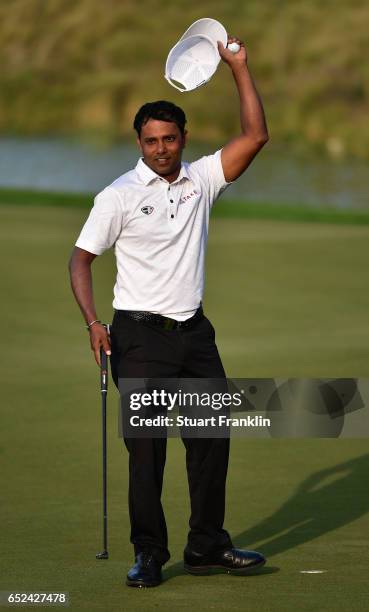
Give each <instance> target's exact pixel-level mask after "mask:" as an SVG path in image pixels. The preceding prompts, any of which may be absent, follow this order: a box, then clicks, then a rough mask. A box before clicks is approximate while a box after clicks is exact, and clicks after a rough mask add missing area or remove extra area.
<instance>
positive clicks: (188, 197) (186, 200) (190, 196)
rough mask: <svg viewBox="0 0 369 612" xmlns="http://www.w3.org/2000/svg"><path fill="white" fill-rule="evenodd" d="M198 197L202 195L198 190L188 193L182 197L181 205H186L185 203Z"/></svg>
mask: <svg viewBox="0 0 369 612" xmlns="http://www.w3.org/2000/svg"><path fill="white" fill-rule="evenodd" d="M197 195H200V193H199V191H197V189H194V190H193V191H191V192H190V193H187V194H186V195H184V196H182V197H181V199H180V200H179V201H180V203H181V204H184V203H185V202H188V201H189V200H192V199H193V198H194V197H195V196H197Z"/></svg>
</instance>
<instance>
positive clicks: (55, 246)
mask: <svg viewBox="0 0 369 612" xmlns="http://www.w3.org/2000/svg"><path fill="white" fill-rule="evenodd" d="M86 213H87V211H86V210H85V209H83V208H80V207H76V208H72V207H57V206H55V207H46V206H33V205H28V206H22V205H19V206H14V205H7V206H6V205H3V206H1V207H0V245H1V257H0V267H1V278H2V300H1V302H0V315H1V321H2V345H3V350H2V364H1V371H2V403H1V424H2V434H3V435H2V440H1V445H0V454H1V465H2V474H3V476H4V477H3V480H2V502H3V503H2V505H1V526H2V538H1V543H2V550H1V553H2V554H1V561H0V564H1V568H0V590H17V591H20V590H30V591H36V590H39V589H42V590H51V591H54V592H56V591H58V590H68V591H69V592H70V596H71V601H72V605H71V608H70V609H71V610H72V612H77V611H79V610H104V611H107V610H108V611H109V612H110V611H116V610H124V612H126V611H133V610H145V611H146V610H160V611H166V610H168V611H169V610H170V611H173V610H193V609H194V608H196V609H199V610H206V611H207V610H219V611H223V610H224V611H226V610H239V609H257V610H260V611H261V612H264V611H265V612H269V611H270V610H273V611H274V610H276V611H279V610H281V611H283V612H285V611H289V610H291V611H292V610H296V609H298V610H302V611H306V612H310V611H311V610H317V611H323V610H324V611H326V612H331V611H332V610H334V611H341V610H342V612H343V611H347V610H351V609H353V606H354V608H355V610H367V568H366V565H367V564H366V561H365V559H366V558H367V550H368V544H369V542H368V532H369V520H368V511H369V497H368V492H367V487H366V486H365V483H366V478H367V473H368V469H369V454H368V444H367V440H360V439H357V440H348V439H342V440H242V439H235V440H233V441H232V451H231V460H230V468H229V479H228V489H227V495H228V498H227V500H228V501H227V516H226V527H227V528H228V529H229V530H230V532H231V534H232V536H233V538H234V541H235V543H236V544H237V545H239V546H245V547H246V546H249V547H255V548H256V549H260V550H261V551H262V552H264V553H265V554H266V555H267V556H268V565H267V566H266V567H265V569H264V571H262V572H261V573H260V575H258V576H253V577H251V576H250V577H248V578H240V577H234V576H233V577H232V576H226V575H217V576H209V577H191V576H188V575H185V574H184V573H183V570H182V566H181V555H182V549H183V546H184V543H185V539H186V534H187V529H188V527H187V520H188V515H189V502H188V491H187V484H186V479H185V464H184V451H183V448H182V445H181V442H180V441H178V440H169V453H168V460H167V468H166V474H165V488H164V507H165V510H166V515H167V519H168V530H169V536H170V550H171V554H172V558H171V560H170V561H169V563H168V565H167V567H166V569H165V572H164V577H165V582H164V584H163V585H162V586H161V587H159V588H157V589H152V590H150V591H138V592H137V591H136V590H134V589H128V588H127V587H125V586H124V585H123V578H124V575H125V573H126V571H127V569H128V568H129V567H130V565H131V561H132V550H131V545H130V543H129V541H128V538H129V520H128V512H127V455H126V451H125V449H124V448H123V444H122V442H121V440H120V439H119V438H118V435H117V397H116V393H115V390H114V389H113V387H112V386H111V387H110V391H109V400H108V403H109V415H108V431H109V534H110V553H111V558H110V559H109V561H106V562H104V561H101V562H98V561H96V560H95V558H94V556H95V553H96V552H97V551H98V550H99V549H100V547H101V539H100V533H101V532H100V519H101V497H100V452H101V449H100V400H99V388H98V382H99V381H98V369H97V367H96V366H95V365H94V361H93V358H92V354H91V353H90V349H89V346H88V336H87V334H86V331H85V330H84V327H83V321H82V318H81V316H80V313H79V312H78V308H77V306H76V305H75V304H74V302H73V298H72V295H71V292H70V289H69V284H68V278H67V260H68V257H69V253H70V251H71V249H72V246H73V243H74V240H75V238H76V236H77V234H78V232H79V229H80V227H81V224H82V222H83V219H84V218H85V216H86ZM368 238H369V228H368V227H367V226H353V225H330V224H324V225H323V224H322V225H319V224H310V223H304V224H300V223H293V222H289V223H285V222H283V221H280V222H278V223H276V222H273V221H257V220H253V219H237V220H236V219H215V218H214V219H213V220H212V223H211V231H210V240H209V252H208V259H207V288H206V300H205V308H206V311H207V313H208V315H209V317H210V318H211V319H212V321H213V322H214V324H215V327H216V330H217V343H218V347H219V350H220V352H221V354H222V357H223V360H224V365H225V367H226V370H227V373H228V375H229V376H234V377H236V376H238V377H259V376H260V377H268V376H282V377H285V376H291V377H294V376H297V377H298V376H321V377H331V376H337V377H350V376H354V377H368V363H369V348H368V343H367V335H368V317H367V313H368V311H369V296H368V292H367V290H366V288H367V286H368V269H369V266H368V255H369V247H368V244H369V243H368ZM94 279H95V293H96V302H97V304H98V312H99V315H100V316H101V318H103V319H105V320H107V321H108V320H109V319H110V317H111V300H112V283H113V280H114V262H113V256H112V254H111V253H107V254H105V255H103V256H102V257H99V258H97V260H96V262H94ZM309 569H321V570H327V571H326V573H324V574H316V575H314V574H312V575H309V574H301V573H300V571H301V570H309ZM353 602H354V603H353Z"/></svg>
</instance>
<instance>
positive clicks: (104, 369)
mask: <svg viewBox="0 0 369 612" xmlns="http://www.w3.org/2000/svg"><path fill="white" fill-rule="evenodd" d="M103 325H104V327H105V328H106V331H107V332H108V334H109V332H110V329H109V324H107V323H104V324H103ZM100 363H101V367H100V387H101V408H102V453H103V471H102V477H103V479H102V485H103V547H104V549H103V551H102V552H100V553H97V555H96V559H109V553H108V507H107V491H106V465H107V462H106V396H107V394H108V356H107V354H106V353H105V351H104V350H103V348H102V347H101V348H100Z"/></svg>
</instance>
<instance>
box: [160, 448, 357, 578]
mask: <svg viewBox="0 0 369 612" xmlns="http://www.w3.org/2000/svg"><path fill="white" fill-rule="evenodd" d="M368 474H369V454H366V455H362V456H361V457H357V458H356V459H352V460H350V461H346V462H345V463H340V464H338V465H336V466H334V467H332V468H328V469H325V470H321V471H319V472H316V473H315V474H312V475H311V476H309V477H308V478H307V479H306V480H305V481H304V482H303V483H302V484H301V485H300V486H299V487H298V488H297V490H296V492H295V493H294V495H292V497H291V498H290V499H289V500H288V501H287V502H286V503H285V504H284V505H283V506H281V507H280V508H279V509H278V510H276V512H274V514H272V515H271V516H269V517H267V518H266V519H263V520H262V521H260V522H259V523H257V524H256V525H255V526H254V527H251V528H250V529H247V530H245V531H243V532H242V533H239V534H238V535H237V536H235V537H233V538H232V540H233V544H234V546H236V547H237V548H246V549H250V548H252V549H258V550H260V552H262V553H263V554H264V555H265V556H266V558H267V559H270V558H271V557H273V555H277V554H279V553H282V552H285V551H286V550H289V549H291V548H294V547H295V546H299V545H300V544H304V543H305V542H309V541H310V540H314V539H315V538H318V537H319V536H321V535H324V534H325V533H328V532H329V531H333V530H334V529H338V528H339V527H342V526H343V525H346V524H348V523H351V522H352V521H354V520H356V519H358V518H359V517H360V516H363V515H364V514H366V513H367V512H368V511H369V489H368V487H367V484H366V481H367V478H368ZM263 542H265V543H264V544H263ZM278 571H279V568H278V567H273V566H270V565H267V566H265V567H263V568H260V569H259V570H257V571H255V573H253V574H250V576H253V577H256V576H263V575H266V574H272V573H275V572H278ZM182 574H186V572H185V570H184V569H183V563H182V561H180V562H177V563H173V564H172V565H169V566H168V567H167V568H165V569H164V570H163V579H164V580H170V579H171V578H174V577H175V576H179V575H182ZM238 577H239V576H238ZM242 578H243V579H244V578H245V577H244V576H242Z"/></svg>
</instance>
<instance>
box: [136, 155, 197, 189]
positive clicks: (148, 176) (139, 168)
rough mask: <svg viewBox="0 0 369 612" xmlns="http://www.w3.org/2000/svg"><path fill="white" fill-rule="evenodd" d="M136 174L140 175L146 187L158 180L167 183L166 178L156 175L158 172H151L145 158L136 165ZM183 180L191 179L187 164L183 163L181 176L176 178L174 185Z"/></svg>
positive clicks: (141, 158)
mask: <svg viewBox="0 0 369 612" xmlns="http://www.w3.org/2000/svg"><path fill="white" fill-rule="evenodd" d="M136 172H137V174H138V177H139V178H140V179H141V181H142V182H143V183H144V184H145V185H149V184H150V183H151V182H153V181H155V180H158V181H160V180H161V181H165V182H167V181H166V180H165V178H163V177H161V176H159V175H158V174H156V172H154V171H153V170H151V168H149V166H147V165H146V164H145V162H144V160H143V157H140V159H139V160H138V162H137V165H136ZM182 179H187V180H190V177H189V175H188V170H187V167H186V164H185V163H183V162H182V164H181V169H180V171H179V175H178V177H177V178H176V180H175V181H173V183H172V184H175V183H179V182H180V181H181V180H182Z"/></svg>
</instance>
